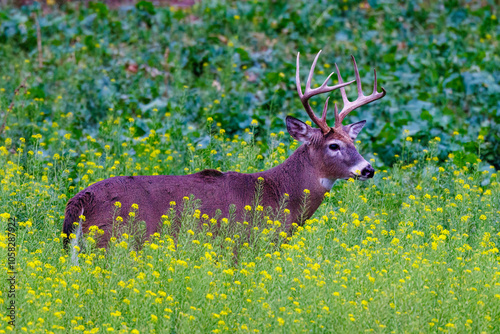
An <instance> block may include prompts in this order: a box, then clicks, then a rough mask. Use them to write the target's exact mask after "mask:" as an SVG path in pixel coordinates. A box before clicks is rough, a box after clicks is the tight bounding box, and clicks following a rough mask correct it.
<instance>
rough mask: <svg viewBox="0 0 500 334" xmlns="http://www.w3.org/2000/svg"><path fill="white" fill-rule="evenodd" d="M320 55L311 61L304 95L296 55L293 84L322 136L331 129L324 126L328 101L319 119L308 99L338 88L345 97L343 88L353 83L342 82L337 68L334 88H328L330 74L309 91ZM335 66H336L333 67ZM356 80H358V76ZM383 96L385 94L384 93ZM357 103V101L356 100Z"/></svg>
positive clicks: (298, 55)
mask: <svg viewBox="0 0 500 334" xmlns="http://www.w3.org/2000/svg"><path fill="white" fill-rule="evenodd" d="M320 54H321V50H320V51H319V52H318V54H317V55H316V58H314V61H313V64H312V66H311V70H310V71H309V76H308V77H307V82H306V90H305V91H304V94H302V87H301V84H300V74H299V66H300V65H299V62H300V61H299V57H300V52H299V53H297V72H296V75H295V83H296V84H297V92H298V93H299V97H300V101H301V102H302V105H303V106H304V108H305V109H306V112H307V114H308V115H309V117H310V118H311V120H312V121H313V122H314V123H315V124H316V125H317V126H319V128H320V129H321V131H322V132H323V134H327V133H328V132H330V130H331V128H330V127H329V126H328V124H326V112H327V109H328V99H329V98H327V99H326V102H325V106H324V108H323V115H322V116H321V118H318V117H317V116H316V115H315V114H314V112H313V111H312V109H311V106H310V105H309V99H310V98H311V97H312V96H314V95H318V94H322V93H328V92H331V91H332V90H335V89H338V88H341V90H342V91H343V92H344V93H343V94H344V95H345V88H343V87H345V86H347V85H350V84H351V83H353V82H354V80H353V81H349V82H346V83H344V82H342V81H341V77H340V74H339V73H338V71H339V70H338V68H337V74H338V77H339V84H337V85H335V86H328V80H330V77H331V76H332V75H333V72H332V73H330V75H329V76H328V78H326V80H325V81H324V82H323V84H322V85H321V86H319V87H317V88H313V89H311V80H312V76H313V74H314V68H315V67H316V62H317V61H318V57H319V55H320ZM335 66H337V65H335ZM356 78H359V74H358V76H357V77H356ZM360 88H361V86H360V84H359V80H358V91H359V90H360ZM384 94H385V93H384ZM344 95H342V97H344ZM346 100H347V98H345V99H344V104H345V101H346ZM356 101H357V100H356ZM336 119H337V117H335V120H336ZM335 124H337V122H336V121H335Z"/></svg>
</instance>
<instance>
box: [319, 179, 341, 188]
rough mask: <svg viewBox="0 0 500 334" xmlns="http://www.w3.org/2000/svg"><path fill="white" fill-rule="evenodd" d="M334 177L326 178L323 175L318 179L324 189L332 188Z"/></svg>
mask: <svg viewBox="0 0 500 334" xmlns="http://www.w3.org/2000/svg"><path fill="white" fill-rule="evenodd" d="M335 181H337V180H335V179H327V178H325V177H322V178H320V179H319V183H321V185H322V186H323V187H324V188H325V189H328V190H330V189H332V187H333V185H334V184H335Z"/></svg>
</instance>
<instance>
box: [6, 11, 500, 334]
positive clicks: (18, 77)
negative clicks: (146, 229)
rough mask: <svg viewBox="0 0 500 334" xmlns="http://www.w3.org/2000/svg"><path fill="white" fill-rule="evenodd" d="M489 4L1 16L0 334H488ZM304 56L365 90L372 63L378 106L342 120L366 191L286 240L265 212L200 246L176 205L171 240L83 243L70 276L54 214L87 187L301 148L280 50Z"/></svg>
mask: <svg viewBox="0 0 500 334" xmlns="http://www.w3.org/2000/svg"><path fill="white" fill-rule="evenodd" d="M475 6H476V7H475ZM496 11H497V7H495V6H494V5H493V4H491V5H482V6H479V5H473V4H469V5H468V6H465V4H464V6H460V3H458V2H457V3H455V2H443V3H438V2H437V3H435V4H428V3H426V2H408V3H406V2H405V3H404V4H401V3H396V2H386V3H380V4H378V5H376V4H375V3H372V2H368V3H361V4H360V3H359V2H351V1H346V2H343V3H341V4H339V5H337V4H330V3H326V2H325V3H318V4H315V5H312V4H310V3H309V2H291V3H285V2H274V3H268V2H258V1H254V2H241V3H235V4H227V3H222V2H206V3H203V4H198V5H196V6H195V7H192V8H187V9H182V10H180V9H176V8H155V7H153V6H152V5H150V4H148V3H146V2H141V3H139V4H138V5H137V6H133V7H125V8H121V9H118V10H109V9H107V7H106V6H105V5H103V4H99V3H91V4H89V6H88V7H84V6H82V7H74V6H72V5H68V7H64V8H62V9H52V10H51V11H50V12H46V11H45V12H43V13H42V11H41V10H40V9H39V8H37V7H36V6H32V7H24V8H22V9H13V8H3V9H1V10H0V17H1V22H0V43H1V44H2V48H0V55H1V66H0V76H1V77H2V83H1V84H0V110H1V111H2V114H1V115H0V117H2V119H0V121H2V122H3V121H4V119H5V127H3V128H2V131H1V133H0V175H1V188H0V199H1V202H0V216H1V218H0V220H1V221H2V227H4V226H7V225H6V224H7V222H8V221H9V220H12V219H14V218H15V221H16V224H17V233H16V243H17V257H16V258H17V271H18V281H17V290H16V307H17V316H18V318H17V322H16V325H17V326H16V328H15V329H14V328H12V327H11V326H9V325H8V321H9V318H8V317H7V314H6V311H5V308H4V307H3V306H5V305H6V303H7V302H9V298H8V296H7V294H6V293H5V292H6V291H7V290H8V285H7V284H8V282H7V281H5V280H2V282H1V283H0V286H1V287H2V289H1V291H2V294H1V295H0V303H1V304H2V310H0V314H1V317H2V321H1V322H0V332H10V331H24V332H33V333H38V332H54V333H59V332H60V333H68V332H70V333H77V332H86V333H95V332H107V331H109V332H113V331H116V332H123V333H127V332H130V333H137V332H140V333H144V332H156V333H163V332H182V333H183V332H188V331H195V332H207V331H213V332H227V331H237V332H265V333H267V332H303V331H313V332H356V333H357V332H364V331H374V332H393V331H394V332H450V333H452V332H466V331H471V332H486V333H494V332H498V331H499V330H500V328H499V327H500V325H499V324H500V306H499V305H500V263H499V260H500V257H499V254H498V242H499V237H500V234H499V233H500V229H499V223H500V208H499V205H498V203H500V185H499V183H498V172H497V171H496V168H495V165H496V166H497V167H498V156H499V151H498V145H499V138H498V133H499V131H498V130H499V129H498V126H499V124H500V122H499V118H498V117H499V108H498V101H497V98H496V95H495V94H498V90H499V85H498V76H499V73H498V66H497V64H498V63H499V62H498V54H499V53H498V19H497V17H496V15H497V14H498V13H497V12H496ZM33 13H35V14H37V15H38V21H39V25H40V28H41V32H42V42H43V64H42V65H43V66H42V67H41V68H39V66H38V58H37V36H36V25H35V23H34V22H35V21H34V20H33ZM264 14H265V15H264ZM319 48H322V49H323V50H324V51H323V57H325V58H327V57H331V58H329V59H324V60H323V62H322V63H321V64H319V67H318V72H317V73H318V74H319V76H320V77H321V74H323V75H325V76H326V74H327V72H330V71H331V70H332V66H333V63H334V62H335V61H336V62H338V63H339V67H340V68H341V70H342V71H343V75H344V76H345V77H350V76H352V68H351V67H350V64H349V62H348V57H347V56H348V55H349V54H351V53H352V54H354V55H355V56H356V58H357V60H358V65H359V66H360V70H361V71H362V73H363V74H364V75H365V77H364V80H366V81H363V82H366V84H367V85H368V84H369V83H370V82H371V80H372V78H370V75H371V74H369V73H370V68H372V67H376V68H377V70H378V76H379V82H380V84H381V85H382V86H383V87H384V88H386V89H387V91H388V92H389V93H388V95H387V97H386V98H384V99H383V100H381V101H380V102H379V103H376V104H374V105H372V106H367V107H365V108H362V109H361V110H359V111H357V113H353V114H352V115H350V116H349V118H350V119H351V120H352V122H354V121H357V120H360V119H367V120H368V125H367V129H365V130H364V131H363V132H362V133H361V134H360V136H359V141H358V142H357V145H358V148H359V150H360V152H361V153H362V154H363V155H364V156H365V157H366V158H367V159H368V160H370V162H371V163H372V164H373V165H374V166H376V167H377V173H376V175H375V177H374V179H373V180H370V181H367V182H365V183H359V182H356V181H353V180H350V181H342V182H338V183H337V184H336V185H335V186H334V188H333V189H332V191H331V193H329V194H327V195H325V201H324V204H323V205H322V206H321V207H320V208H319V209H318V211H317V213H316V214H315V215H314V217H313V219H311V220H310V221H308V222H307V223H306V224H305V225H304V226H302V227H297V228H296V231H295V233H294V234H293V235H290V234H289V235H283V234H281V235H280V234H279V233H277V228H278V226H279V224H280V222H279V221H274V220H271V219H267V218H265V217H263V219H262V221H261V222H260V225H259V226H256V227H257V228H256V229H254V230H253V233H254V235H255V238H252V239H251V243H250V242H246V240H242V238H241V235H240V234H238V233H237V232H234V230H230V229H227V232H226V233H222V234H219V235H217V236H216V237H214V235H213V234H212V232H213V231H212V230H211V229H212V227H211V226H212V225H213V222H211V221H210V219H211V218H212V217H206V216H204V215H203V213H202V212H199V211H196V207H195V206H191V209H189V210H187V211H186V212H185V217H184V224H183V226H182V230H181V233H180V234H179V238H178V240H177V244H176V245H175V244H174V242H173V240H172V238H171V237H170V235H169V218H168V217H167V215H166V216H165V217H164V221H163V223H164V227H165V228H164V233H162V234H161V235H157V236H155V237H154V238H153V239H152V240H150V241H149V242H148V243H147V244H146V245H145V246H144V247H142V248H139V249H137V248H136V245H135V244H134V242H135V241H134V240H133V236H131V235H123V236H117V237H116V239H114V240H113V242H112V245H111V246H110V248H109V249H108V250H107V251H103V250H99V249H95V248H93V247H92V244H93V241H94V240H95V238H96V237H97V235H98V233H99V231H97V230H95V231H93V232H91V234H90V235H88V236H86V240H87V241H86V242H87V249H86V250H85V252H83V253H82V254H81V255H80V261H79V266H74V265H73V264H72V262H71V257H70V255H69V254H67V253H66V252H65V251H64V250H63V249H62V238H61V226H62V220H63V216H64V207H65V204H66V202H67V200H68V199H69V198H70V197H71V196H73V195H74V194H75V193H76V192H78V191H79V190H81V189H83V188H85V187H86V186H88V185H89V184H92V183H94V182H96V181H98V180H101V179H104V178H107V177H111V176H114V175H139V174H184V173H193V172H196V171H199V170H202V169H204V168H218V169H220V170H223V171H226V170H236V171H241V172H255V171H259V170H262V169H268V168H271V167H272V166H275V165H277V164H279V163H280V162H282V161H283V160H284V159H286V157H287V156H289V155H290V154H291V152H293V151H294V150H295V149H296V148H297V147H298V145H299V143H297V142H295V141H293V140H291V139H290V138H288V135H286V134H285V133H284V132H283V131H284V130H285V126H284V124H283V120H284V116H285V115H286V114H294V115H295V116H298V117H299V118H301V119H304V120H305V115H304V114H305V113H304V112H303V111H302V109H301V107H300V103H299V100H298V98H297V97H296V92H295V90H294V81H293V76H294V73H295V72H294V71H295V69H294V66H295V64H294V58H295V55H296V54H295V53H296V52H297V51H300V52H301V54H302V55H303V57H304V58H306V57H307V59H309V60H310V59H312V56H311V55H312V54H314V53H315V52H317V51H318V50H319ZM304 60H305V59H304ZM322 72H324V73H322ZM344 73H345V74H344ZM24 79H26V86H27V88H26V89H24V88H21V89H19V92H18V95H17V96H13V92H14V90H15V88H16V87H18V85H19V84H20V83H21V82H22V81H23V80H24ZM365 89H366V90H367V91H368V89H369V88H365ZM332 99H339V97H338V96H337V95H335V93H334V94H332ZM12 101H13V105H12V106H13V107H12V108H9V105H10V104H11V102H12ZM320 104H321V103H320V102H318V105H317V107H319V105H320ZM4 115H5V118H3V117H4ZM351 181H353V182H351ZM186 201H187V202H189V201H190V200H189V199H187V200H186ZM179 204H180V203H171V205H172V206H175V205H179ZM251 209H252V210H255V209H257V208H251ZM130 210H131V212H134V210H137V209H135V208H130ZM138 210H140V208H138ZM131 216H133V214H132V215H131ZM200 221H201V222H205V223H206V226H205V227H204V228H203V229H201V230H200V229H198V228H196V226H198V224H199V222H200ZM222 224H223V226H224V222H222ZM5 229H6V228H2V232H1V233H0V247H1V249H2V257H1V258H0V263H1V264H2V268H4V271H5V272H7V256H6V255H5V254H6V253H7V234H6V232H4V230H5ZM235 247H237V248H238V260H237V261H236V262H235V260H234V257H233V250H234V248H235Z"/></svg>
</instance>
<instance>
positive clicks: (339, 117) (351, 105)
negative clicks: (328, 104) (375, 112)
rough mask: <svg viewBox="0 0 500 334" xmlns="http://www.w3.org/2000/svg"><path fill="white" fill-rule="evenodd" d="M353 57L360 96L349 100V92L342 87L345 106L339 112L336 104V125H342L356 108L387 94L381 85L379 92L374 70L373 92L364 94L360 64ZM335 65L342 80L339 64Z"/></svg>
mask: <svg viewBox="0 0 500 334" xmlns="http://www.w3.org/2000/svg"><path fill="white" fill-rule="evenodd" d="M351 58H352V63H353V66H354V75H355V77H356V86H357V89H358V97H357V99H356V100H354V101H352V102H351V101H349V100H348V99H347V94H346V93H345V88H341V89H340V93H341V95H342V101H343V103H344V106H343V108H342V110H341V111H340V113H338V112H337V105H335V127H340V126H342V121H343V120H344V118H345V117H346V116H347V115H348V114H349V113H350V112H351V111H353V110H354V109H356V108H359V107H361V106H364V105H365V104H368V103H370V102H373V101H376V100H378V99H381V98H383V97H384V96H385V94H386V91H385V89H384V88H382V87H381V89H382V92H381V93H379V92H377V72H376V71H375V70H373V71H374V81H375V82H374V84H373V92H372V93H371V94H370V95H368V96H365V95H364V94H363V89H362V88H361V78H360V76H359V70H358V65H357V64H356V60H355V59H354V56H351ZM335 67H336V68H337V76H338V78H339V82H342V77H341V76H340V72H339V69H338V67H337V64H335Z"/></svg>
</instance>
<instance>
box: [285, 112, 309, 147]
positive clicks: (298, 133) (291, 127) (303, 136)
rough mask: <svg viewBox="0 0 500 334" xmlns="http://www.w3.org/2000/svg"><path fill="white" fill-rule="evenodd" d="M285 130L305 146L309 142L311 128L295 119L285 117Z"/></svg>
mask: <svg viewBox="0 0 500 334" xmlns="http://www.w3.org/2000/svg"><path fill="white" fill-rule="evenodd" d="M286 129H287V130H288V133H289V134H290V136H292V137H293V138H294V139H296V140H298V141H301V142H303V143H306V144H307V143H309V142H310V141H311V135H312V128H311V127H310V126H309V125H307V124H306V123H304V122H302V121H300V120H298V119H296V118H295V117H292V116H287V117H286Z"/></svg>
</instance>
